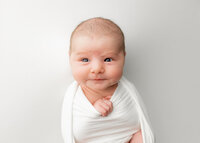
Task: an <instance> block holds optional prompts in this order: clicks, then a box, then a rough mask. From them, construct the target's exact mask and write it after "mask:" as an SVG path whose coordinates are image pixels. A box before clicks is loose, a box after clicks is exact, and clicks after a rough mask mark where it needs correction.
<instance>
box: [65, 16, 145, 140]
mask: <svg viewBox="0 0 200 143" xmlns="http://www.w3.org/2000/svg"><path fill="white" fill-rule="evenodd" d="M125 55H126V52H125V43H124V34H123V32H122V31H121V29H120V28H119V26H117V25H116V24H115V23H114V22H112V21H111V20H109V19H104V18H100V17H97V18H91V19H88V20H86V21H83V22H82V23H80V24H79V25H78V26H77V27H76V28H75V30H74V31H73V33H72V35H71V39H70V50H69V59H70V66H71V69H72V74H73V77H74V79H75V82H76V84H77V87H76V89H74V90H73V91H74V92H73V94H74V96H73V102H72V103H71V104H72V105H71V106H72V107H71V108H72V117H71V119H70V120H72V121H71V122H72V124H70V126H71V128H72V129H71V131H70V137H72V138H73V142H76V143H142V142H143V138H142V132H141V123H140V118H139V113H138V108H137V106H136V105H137V102H135V101H134V100H133V99H132V97H131V96H130V92H128V91H127V89H126V87H125V85H124V84H122V83H121V82H120V80H121V78H122V75H123V68H124V62H125ZM71 88H72V87H71ZM71 90H72V89H71ZM68 101H69V100H68ZM71 132H72V133H71ZM67 143H71V142H67Z"/></svg>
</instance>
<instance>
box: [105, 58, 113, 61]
mask: <svg viewBox="0 0 200 143" xmlns="http://www.w3.org/2000/svg"><path fill="white" fill-rule="evenodd" d="M111 61H112V59H111V58H106V59H105V60H104V62H111Z"/></svg>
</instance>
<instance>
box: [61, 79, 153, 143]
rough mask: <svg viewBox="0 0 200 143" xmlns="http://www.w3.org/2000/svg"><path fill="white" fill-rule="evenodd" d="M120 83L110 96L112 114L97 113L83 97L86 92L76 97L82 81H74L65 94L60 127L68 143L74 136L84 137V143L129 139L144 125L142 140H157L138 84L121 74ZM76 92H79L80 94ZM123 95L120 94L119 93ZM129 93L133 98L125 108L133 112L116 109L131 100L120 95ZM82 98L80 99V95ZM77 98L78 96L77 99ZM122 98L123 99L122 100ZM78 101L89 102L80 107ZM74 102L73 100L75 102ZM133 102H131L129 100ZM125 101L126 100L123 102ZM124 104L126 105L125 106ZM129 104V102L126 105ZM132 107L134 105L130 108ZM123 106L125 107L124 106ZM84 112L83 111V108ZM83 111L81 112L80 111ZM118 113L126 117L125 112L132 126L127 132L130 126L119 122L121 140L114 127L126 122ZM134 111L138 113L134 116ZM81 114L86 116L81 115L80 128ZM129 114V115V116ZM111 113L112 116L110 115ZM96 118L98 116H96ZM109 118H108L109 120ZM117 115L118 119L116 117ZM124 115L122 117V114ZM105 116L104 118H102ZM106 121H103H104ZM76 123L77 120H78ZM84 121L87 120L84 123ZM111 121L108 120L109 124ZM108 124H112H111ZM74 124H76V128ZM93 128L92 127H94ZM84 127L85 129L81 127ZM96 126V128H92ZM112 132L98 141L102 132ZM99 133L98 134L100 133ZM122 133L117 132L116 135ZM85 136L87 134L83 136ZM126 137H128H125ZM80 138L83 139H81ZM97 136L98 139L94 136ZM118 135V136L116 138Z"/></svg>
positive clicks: (120, 141)
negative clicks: (136, 86)
mask: <svg viewBox="0 0 200 143" xmlns="http://www.w3.org/2000/svg"><path fill="white" fill-rule="evenodd" d="M119 83H120V84H121V86H122V87H123V88H120V86H119V87H118V88H117V89H116V91H115V93H114V95H113V96H112V98H111V99H110V100H111V101H112V102H113V107H114V109H113V112H112V113H110V114H109V116H107V117H101V116H100V113H98V112H97V111H96V110H95V109H94V107H93V106H92V105H91V104H89V101H87V99H86V97H85V99H84V96H81V98H82V100H79V101H77V99H78V97H77V95H80V89H79V90H78V87H79V85H78V84H77V82H76V81H74V82H73V83H72V84H71V85H70V86H69V87H68V89H67V92H66V95H65V97H64V101H63V107H62V121H61V128H62V135H63V139H64V141H65V143H75V138H76V139H77V140H80V141H81V139H84V140H85V141H84V142H85V143H90V142H93V143H100V142H101V143H113V142H115V143H126V141H127V140H129V139H130V135H129V134H128V133H131V132H132V133H133V132H135V131H137V129H138V127H139V126H140V127H141V130H142V137H143V143H154V142H155V140H154V135H153V132H152V129H151V127H150V123H149V120H148V117H147V113H146V111H145V108H144V105H143V103H142V100H141V98H140V96H139V93H138V91H137V90H136V88H135V86H134V85H133V84H132V83H130V82H129V81H128V80H127V79H126V78H124V77H122V78H121V80H120V82H119ZM77 92H79V93H78V94H77ZM120 95H121V96H120ZM123 95H126V96H128V97H127V99H128V100H130V101H129V102H128V103H127V108H129V109H128V110H127V111H126V112H132V113H129V114H126V112H124V110H125V109H124V110H121V111H120V110H117V109H120V108H117V105H120V104H121V105H123V101H128V100H127V99H126V98H125V99H120V97H121V98H124V97H125V96H123ZM81 98H80V99H81ZM74 99H75V100H74ZM120 101H122V102H121V103H120ZM77 102H82V103H83V102H85V103H83V105H86V106H82V108H81V109H80V108H78V106H77V105H76V104H77ZM73 103H74V104H73ZM129 103H131V104H129ZM124 105H125V104H124ZM124 105H123V106H124ZM125 107H126V106H125ZM130 108H131V109H130ZM121 109H123V108H121ZM134 109H136V110H137V113H138V116H139V123H140V124H139V126H138V124H137V123H138V122H137V121H138V120H137V119H138V118H137V116H136V115H137V114H135V113H136V112H135V110H134ZM79 110H81V111H83V112H81V111H79ZM77 113H80V114H77ZM117 115H119V117H120V116H121V117H123V116H124V115H125V118H124V119H125V120H126V121H127V125H128V124H131V123H132V125H130V128H131V129H132V130H131V131H130V132H127V128H126V125H125V126H124V125H123V126H121V128H120V126H118V127H116V128H117V131H120V130H121V134H120V135H121V136H123V137H122V138H121V140H120V139H119V140H117V137H116V136H115V135H114V136H112V133H113V132H114V133H115V131H116V128H114V127H115V126H112V124H113V125H117V122H118V123H120V124H121V125H122V124H123V122H122V120H120V118H116V117H117ZM133 115H134V116H135V117H136V118H134V117H133ZM78 116H82V117H83V118H81V119H80V121H81V123H80V124H79V125H80V130H79V131H78V128H79V127H78V125H77V124H78ZM126 116H127V118H126ZM111 117H112V118H111ZM91 119H92V120H93V121H94V122H95V124H91ZM95 119H97V120H95ZM106 119H107V120H106ZM115 119H116V120H115ZM122 119H123V118H122ZM103 120H104V121H103ZM86 122H88V123H89V122H90V123H89V124H87V123H86ZM103 122H104V123H103ZM76 123H77V124H76ZM83 123H84V124H83ZM105 123H106V126H107V130H108V131H107V130H105V128H106V126H104V127H103V128H101V126H102V125H104V124H105ZM107 123H108V124H107ZM108 125H109V126H108ZM73 126H74V128H73ZM88 127H89V130H86V128H88ZM92 128H93V129H92ZM83 129H85V132H86V133H85V132H84V133H85V134H84V133H83ZM81 130H82V131H81ZM92 130H93V132H92ZM96 130H98V132H97V133H96ZM102 130H104V133H103V132H102ZM73 132H74V133H75V135H74V134H73ZM102 133H103V134H104V135H105V136H106V135H110V136H109V137H107V139H109V140H105V139H106V137H105V138H104V137H102V138H101V140H102V141H99V140H98V139H100V138H99V136H101V135H103V134H102ZM98 135H99V136H98ZM118 135H119V134H118V133H117V136H118ZM84 136H85V137H84ZM125 136H126V137H127V138H126V137H125ZM79 138H80V139H79ZM92 138H93V139H96V141H95V140H91V139H92ZM115 138H116V140H115Z"/></svg>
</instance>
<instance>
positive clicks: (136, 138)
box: [129, 130, 143, 143]
mask: <svg viewBox="0 0 200 143" xmlns="http://www.w3.org/2000/svg"><path fill="white" fill-rule="evenodd" d="M129 143H143V141H142V131H141V130H140V131H138V132H136V133H135V134H133V136H132V138H131V140H130V142H129Z"/></svg>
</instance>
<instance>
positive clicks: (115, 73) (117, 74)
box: [109, 68, 123, 80]
mask: <svg viewBox="0 0 200 143" xmlns="http://www.w3.org/2000/svg"><path fill="white" fill-rule="evenodd" d="M122 73H123V69H121V68H116V69H113V70H111V71H110V73H109V74H110V76H112V77H113V78H114V79H115V80H119V79H120V78H121V76H122Z"/></svg>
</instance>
